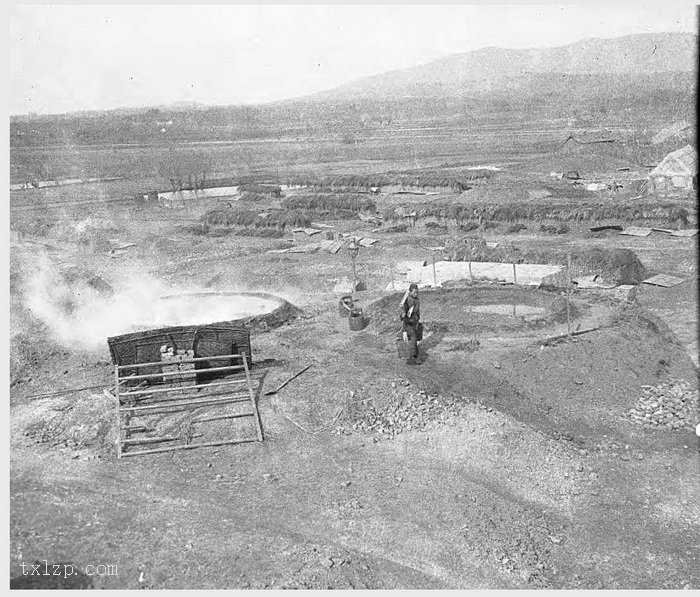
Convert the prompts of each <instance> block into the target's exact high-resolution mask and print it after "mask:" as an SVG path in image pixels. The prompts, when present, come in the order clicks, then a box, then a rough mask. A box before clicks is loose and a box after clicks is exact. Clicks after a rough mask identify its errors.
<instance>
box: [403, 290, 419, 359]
mask: <svg viewBox="0 0 700 597" xmlns="http://www.w3.org/2000/svg"><path fill="white" fill-rule="evenodd" d="M401 322H402V324H403V333H404V339H405V340H407V341H408V351H409V352H408V354H409V356H408V360H407V361H406V363H407V364H409V365H416V364H418V340H421V339H422V337H421V336H422V334H421V330H420V328H421V327H422V324H421V323H420V300H419V298H418V285H417V284H411V285H410V286H409V287H408V290H407V291H406V294H405V295H404V297H403V300H402V301H401Z"/></svg>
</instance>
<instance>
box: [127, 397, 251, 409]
mask: <svg viewBox="0 0 700 597" xmlns="http://www.w3.org/2000/svg"><path fill="white" fill-rule="evenodd" d="M243 396H245V397H247V396H248V394H247V393H245V394H231V395H230V397H229V396H226V397H223V398H211V397H205V398H195V399H194V400H180V401H176V402H170V403H166V404H148V405H146V406H122V410H123V411H124V410H128V411H144V410H154V409H163V408H169V407H173V408H180V407H183V406H191V405H201V406H204V405H208V404H223V403H225V402H230V401H231V399H232V398H241V397H243Z"/></svg>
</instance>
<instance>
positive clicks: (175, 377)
mask: <svg viewBox="0 0 700 597" xmlns="http://www.w3.org/2000/svg"><path fill="white" fill-rule="evenodd" d="M224 360H229V361H230V362H233V361H240V362H241V364H240V365H229V366H225V367H210V368H207V369H189V370H186V371H163V370H162V369H163V367H164V366H165V367H172V366H173V365H174V364H178V365H179V364H193V363H199V362H203V361H209V362H211V361H224ZM142 367H160V368H161V371H160V372H158V373H146V374H140V375H136V374H131V373H130V374H129V375H126V376H122V374H123V372H124V371H125V370H128V371H130V372H133V371H134V370H138V369H139V368H142ZM210 372H217V373H223V372H228V374H229V375H228V376H226V377H224V380H223V381H217V382H211V383H198V382H197V381H196V375H197V374H198V373H210ZM241 375H243V377H241ZM148 380H159V381H162V382H164V383H166V384H167V383H168V382H175V383H177V382H180V383H182V382H184V381H186V382H188V384H191V385H186V386H172V387H168V386H167V385H164V386H156V387H146V386H147V381H148ZM127 382H129V383H134V382H140V383H137V384H135V385H132V386H131V387H125V384H126V383H127ZM114 396H115V398H116V402H117V424H118V429H119V437H118V439H117V457H118V458H124V457H126V456H137V455H140V454H156V453H160V452H172V451H174V450H188V449H192V448H201V447H207V446H225V445H230V444H241V443H247V442H255V441H257V442H261V441H263V439H264V438H263V430H262V424H261V422H260V413H259V412H258V404H257V396H256V392H255V390H254V389H253V382H252V378H251V374H250V368H249V366H248V359H247V358H246V355H245V354H229V355H216V356H212V357H194V358H192V357H191V358H182V359H179V360H178V361H175V362H171V361H158V362H155V363H136V364H131V365H115V367H114ZM239 403H249V404H250V407H251V408H250V410H249V411H244V412H238V413H228V414H222V415H216V416H212V417H204V418H193V419H192V421H191V422H190V425H192V426H194V425H196V424H198V423H206V422H209V421H219V420H224V419H234V420H235V419H240V418H246V417H252V419H253V432H254V434H255V435H254V437H251V438H248V439H235V440H234V439H231V440H221V441H214V442H201V443H192V442H191V438H183V437H178V436H160V437H153V436H151V437H148V436H146V437H139V438H133V437H131V435H132V434H133V433H144V432H149V431H152V429H149V428H148V427H147V426H138V425H137V426H134V425H131V420H132V419H133V418H135V417H138V416H148V415H156V414H169V413H182V412H186V411H188V410H192V411H193V410H195V409H199V408H204V407H220V406H223V405H228V404H239ZM183 440H184V441H185V443H173V444H171V445H168V446H165V447H159V448H149V449H145V450H127V449H126V448H128V447H130V446H142V445H147V444H157V443H161V442H178V441H183Z"/></svg>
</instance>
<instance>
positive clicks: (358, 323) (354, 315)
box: [348, 309, 367, 332]
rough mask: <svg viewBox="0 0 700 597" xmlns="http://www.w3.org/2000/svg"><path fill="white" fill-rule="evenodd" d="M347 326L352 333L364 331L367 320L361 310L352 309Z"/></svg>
mask: <svg viewBox="0 0 700 597" xmlns="http://www.w3.org/2000/svg"><path fill="white" fill-rule="evenodd" d="M348 324H349V326H350V329H351V330H352V331H353V332H358V331H360V330H364V329H365V328H366V327H367V318H366V317H365V316H364V313H362V309H353V310H352V311H350V317H348Z"/></svg>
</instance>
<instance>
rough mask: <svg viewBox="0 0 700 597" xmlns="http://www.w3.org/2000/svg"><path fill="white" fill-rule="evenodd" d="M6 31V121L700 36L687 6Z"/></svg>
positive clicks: (74, 10)
mask: <svg viewBox="0 0 700 597" xmlns="http://www.w3.org/2000/svg"><path fill="white" fill-rule="evenodd" d="M9 20H10V93H9V108H10V113H11V114H24V113H27V112H30V111H31V112H37V113H61V112H69V111H75V110H85V109H87V110H90V109H101V108H114V107H119V106H143V105H154V104H164V103H171V102H175V101H197V102H201V103H204V104H212V105H217V104H218V105H221V104H237V103H256V102H267V101H273V100H278V99H286V98H291V97H298V96H302V95H306V94H309V93H313V92H316V91H321V90H324V89H331V88H333V87H336V86H338V85H341V84H343V83H346V82H348V81H351V80H353V79H357V78H360V77H363V76H367V75H373V74H377V73H381V72H385V71H388V70H392V69H397V68H404V67H408V66H414V65H417V64H421V63H425V62H429V61H431V60H435V59H437V58H441V57H443V56H446V55H449V54H454V53H458V52H468V51H470V50H475V49H478V48H482V47H486V46H498V47H504V48H526V47H550V46H558V45H565V44H568V43H571V42H574V41H578V40H580V39H583V38H586V37H615V36H618V35H626V34H629V33H645V32H662V31H694V32H695V31H697V26H696V22H695V7H694V6H693V4H692V3H688V2H664V3H662V2H654V3H644V2H641V3H637V4H615V3H610V2H607V3H597V4H595V3H593V4H580V5H573V4H564V5H557V4H542V5H536V4H530V5H524V4H515V5H486V4H483V5H479V4H472V5H465V4H452V5H427V4H424V5H420V4H418V5H415V4H414V5H411V4H387V5H378V4H369V5H358V4H346V5H333V6H331V5H321V4H305V5H297V6H295V5H291V4H280V5H270V4H264V5H256V6H252V5H209V6H195V5H173V6H166V5H149V6H134V5H132V6H129V5H116V6H109V5H102V6H99V5H98V6H88V5H82V6H67V5H60V4H56V5H51V6H22V5H15V6H13V7H11V8H10V11H9Z"/></svg>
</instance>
